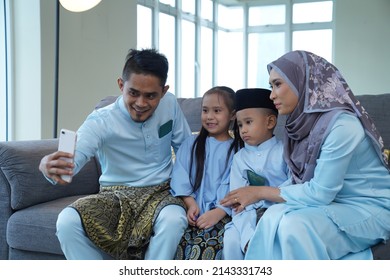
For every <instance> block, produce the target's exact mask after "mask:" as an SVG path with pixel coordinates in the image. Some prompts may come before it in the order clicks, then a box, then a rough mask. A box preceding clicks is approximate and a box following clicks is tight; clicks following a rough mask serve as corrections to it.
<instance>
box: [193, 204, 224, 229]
mask: <svg viewBox="0 0 390 280" xmlns="http://www.w3.org/2000/svg"><path fill="white" fill-rule="evenodd" d="M225 216H226V212H225V211H223V210H222V209H220V208H215V209H212V210H210V211H207V212H206V213H204V214H203V215H201V216H200V217H199V218H198V220H197V221H196V226H197V227H198V228H201V229H208V228H211V227H212V226H214V225H216V224H217V223H218V222H219V221H220V220H222V218H223V217H225Z"/></svg>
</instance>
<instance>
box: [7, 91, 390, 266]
mask: <svg viewBox="0 0 390 280" xmlns="http://www.w3.org/2000/svg"><path fill="white" fill-rule="evenodd" d="M116 98H117V97H116V96H109V97H107V98H105V99H103V100H101V101H100V102H99V103H98V105H97V107H96V108H99V107H102V106H105V105H107V104H109V103H112V102H113V101H114V100H115V99H116ZM358 99H359V100H360V101H361V103H362V104H363V106H364V107H365V108H366V110H367V111H368V112H369V113H370V114H371V115H372V118H373V119H374V121H375V122H376V124H377V127H378V129H379V131H380V132H381V134H382V136H383V140H384V143H385V146H386V147H388V148H389V147H390V126H389V124H388V122H389V120H390V112H389V109H388V107H389V105H390V94H379V95H361V96H358ZM178 102H179V104H180V106H181V108H182V110H183V112H184V114H185V116H186V118H187V121H188V123H189V125H190V127H191V130H192V131H193V132H196V131H198V130H199V129H200V127H201V124H200V112H201V98H188V99H186V98H179V99H178ZM283 123H284V119H283V117H282V116H280V117H279V121H278V126H277V128H276V131H275V134H276V136H277V137H281V133H282V129H283ZM57 145H58V139H44V140H31V141H8V142H0V167H1V170H0V259H18V260H22V259H24V260H26V259H27V260H39V259H41V260H55V259H57V260H60V259H64V255H63V253H62V251H61V248H60V244H59V242H58V240H57V237H56V235H55V231H56V219H57V216H58V214H59V212H60V211H61V210H62V209H63V208H64V207H66V206H67V205H69V204H70V203H72V202H73V201H75V200H76V199H78V198H80V197H83V196H86V195H88V194H93V193H97V192H98V190H99V183H98V178H99V175H100V173H101V172H100V168H99V163H98V161H97V160H96V159H95V158H93V159H92V160H91V161H89V162H88V164H87V165H86V166H85V167H84V168H83V169H82V170H81V171H80V173H79V174H78V175H77V176H75V177H74V178H73V181H72V183H71V184H69V185H67V186H61V185H55V186H53V185H51V184H50V183H49V182H48V181H47V180H46V179H45V178H44V177H43V175H42V174H41V172H40V171H39V170H38V165H39V162H40V160H41V158H42V157H43V156H44V155H46V154H49V153H52V152H54V151H55V150H57ZM389 187H390V182H389ZM389 222H390V221H389ZM372 250H373V254H374V259H387V260H389V259H390V244H389V243H387V244H378V245H377V246H375V247H373V248H372Z"/></svg>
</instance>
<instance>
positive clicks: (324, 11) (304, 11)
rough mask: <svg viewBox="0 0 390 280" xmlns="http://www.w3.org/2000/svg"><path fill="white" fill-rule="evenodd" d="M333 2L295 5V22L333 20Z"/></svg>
mask: <svg viewBox="0 0 390 280" xmlns="http://www.w3.org/2000/svg"><path fill="white" fill-rule="evenodd" d="M332 14H333V2H332V1H324V2H313V3H299V4H294V5H293V23H308V22H328V21H332Z"/></svg>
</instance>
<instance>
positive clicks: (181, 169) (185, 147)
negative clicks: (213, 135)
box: [171, 136, 194, 196]
mask: <svg viewBox="0 0 390 280" xmlns="http://www.w3.org/2000/svg"><path fill="white" fill-rule="evenodd" d="M193 142H194V136H190V137H189V138H187V139H186V140H185V141H184V142H183V144H182V145H181V146H180V148H179V149H178V151H177V153H176V158H175V163H174V164H173V170H172V178H171V194H172V195H173V196H189V195H192V194H193V189H192V185H191V182H190V174H189V169H190V160H191V156H190V155H191V149H192V144H193Z"/></svg>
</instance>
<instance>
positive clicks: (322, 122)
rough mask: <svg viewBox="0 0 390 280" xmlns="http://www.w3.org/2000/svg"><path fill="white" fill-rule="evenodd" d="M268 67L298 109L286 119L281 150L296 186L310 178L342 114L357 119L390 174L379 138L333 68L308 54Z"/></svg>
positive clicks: (290, 56) (289, 56)
mask: <svg viewBox="0 0 390 280" xmlns="http://www.w3.org/2000/svg"><path fill="white" fill-rule="evenodd" d="M267 67H268V72H270V71H271V70H272V69H273V70H275V71H276V72H277V73H278V74H279V75H280V76H281V77H282V78H283V79H284V80H285V82H287V83H288V84H289V86H290V87H291V89H292V90H293V91H294V93H295V94H296V95H297V96H298V105H297V107H296V108H295V109H294V111H293V112H292V113H291V114H289V115H288V116H287V121H286V127H285V128H286V130H285V132H286V133H285V149H284V157H285V160H286V162H287V163H288V165H289V167H290V169H291V171H292V177H293V180H294V182H295V183H302V182H306V181H309V180H310V179H311V178H313V176H314V169H315V166H316V161H317V158H318V156H319V153H320V149H321V146H322V144H323V141H324V139H325V138H326V136H327V135H328V133H329V130H330V128H331V127H332V126H333V123H334V121H335V120H336V118H337V116H338V115H339V114H341V113H345V112H347V113H350V114H354V115H356V116H357V117H358V118H359V120H360V122H361V123H362V125H363V127H364V130H365V133H366V134H367V135H368V136H369V137H370V138H371V140H372V141H373V144H374V146H375V149H376V151H377V153H378V156H379V157H380V158H381V160H382V162H383V165H384V166H386V168H387V169H388V170H389V166H388V158H387V156H386V155H385V153H384V146H383V140H382V137H381V136H380V135H379V132H378V131H377V129H376V127H375V125H374V123H373V121H372V120H371V118H370V116H369V115H368V113H367V112H366V110H365V109H364V108H363V107H362V106H361V105H360V102H359V101H358V100H357V99H356V98H355V96H354V95H353V93H352V91H351V89H350V88H349V86H348V84H347V82H346V81H345V79H344V78H343V76H342V75H341V73H340V72H339V70H338V69H337V68H336V67H335V66H334V65H333V64H331V63H329V62H328V61H326V60H325V59H324V58H322V57H320V56H317V55H315V54H313V53H310V52H306V51H292V52H289V53H286V54H285V55H283V56H282V57H280V58H279V59H277V60H276V61H274V62H272V63H270V64H268V66H267Z"/></svg>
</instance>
